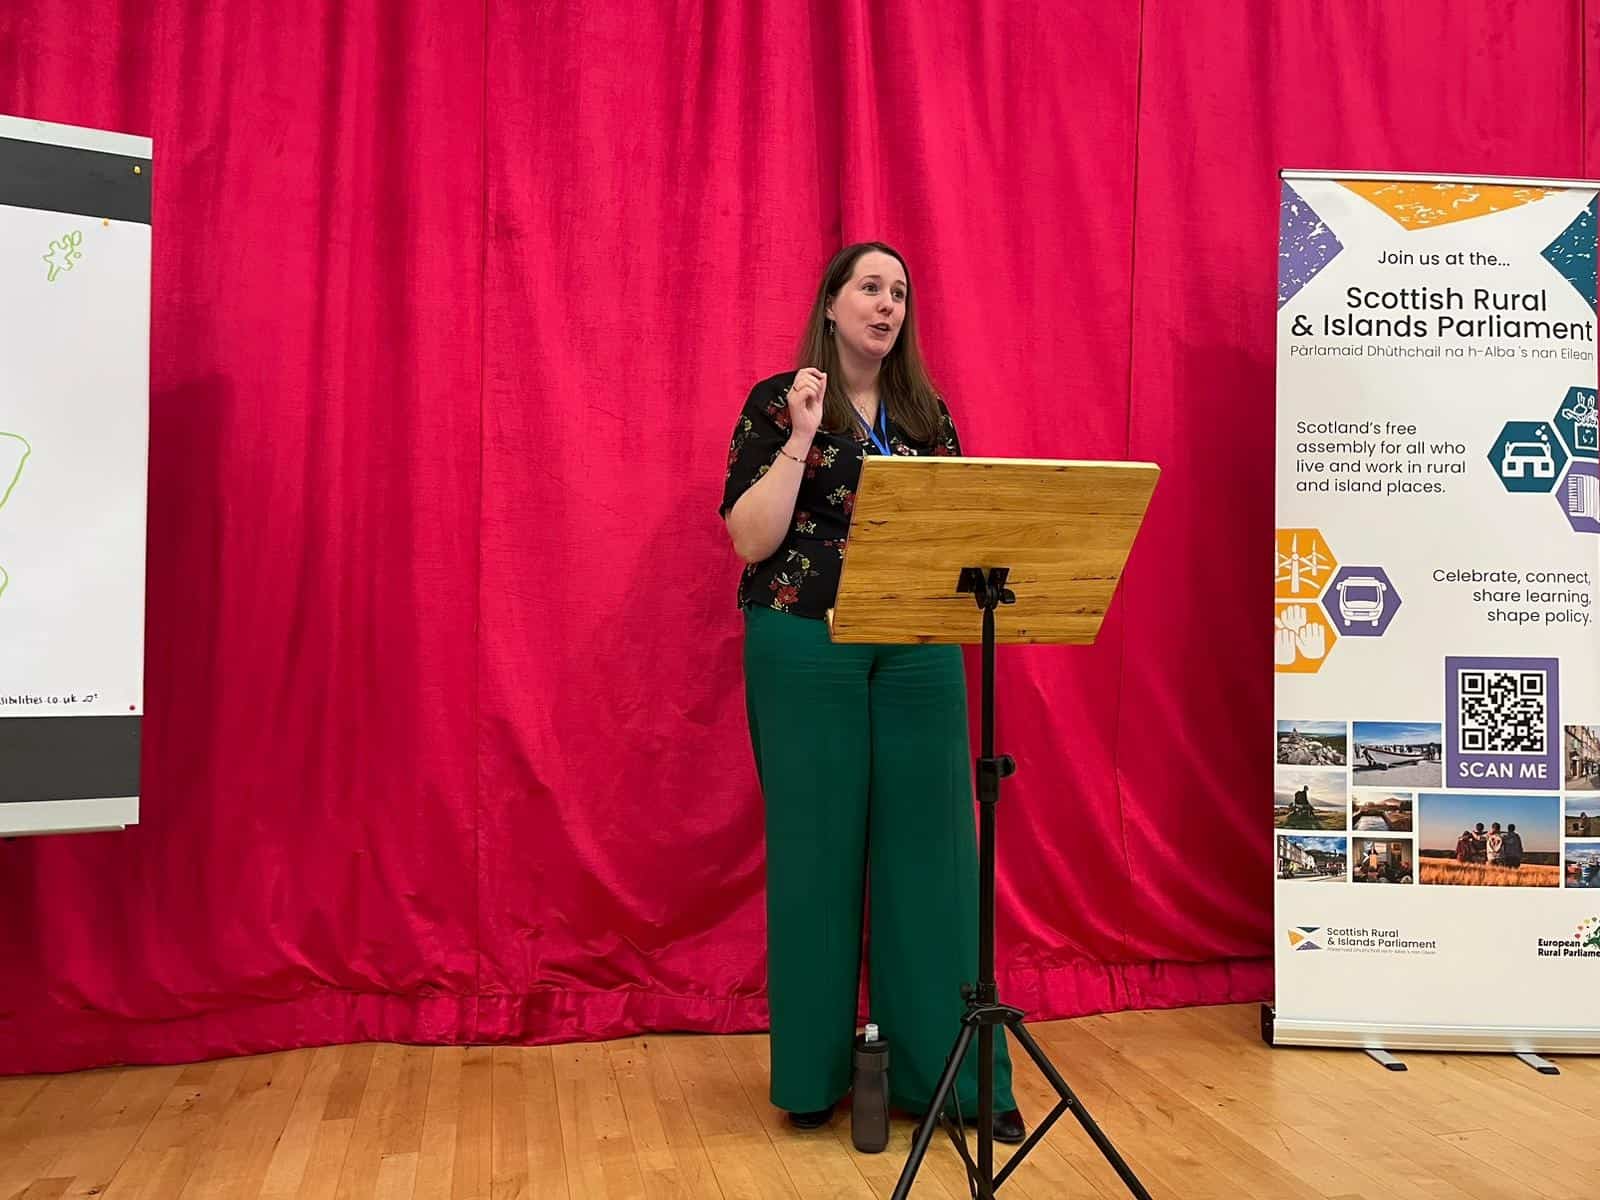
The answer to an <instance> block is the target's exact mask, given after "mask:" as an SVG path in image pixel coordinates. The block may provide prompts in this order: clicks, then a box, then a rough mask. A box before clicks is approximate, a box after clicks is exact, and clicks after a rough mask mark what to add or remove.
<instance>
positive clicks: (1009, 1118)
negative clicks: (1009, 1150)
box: [916, 1108, 1028, 1146]
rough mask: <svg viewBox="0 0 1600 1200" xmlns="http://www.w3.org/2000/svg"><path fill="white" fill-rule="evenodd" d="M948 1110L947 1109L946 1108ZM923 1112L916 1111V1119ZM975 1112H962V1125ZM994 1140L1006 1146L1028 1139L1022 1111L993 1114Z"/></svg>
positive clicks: (920, 1117) (1014, 1110)
mask: <svg viewBox="0 0 1600 1200" xmlns="http://www.w3.org/2000/svg"><path fill="white" fill-rule="evenodd" d="M947 1111H948V1110H947ZM923 1115H924V1114H923V1113H918V1114H917V1116H916V1119H917V1120H918V1121H920V1120H922V1117H923ZM976 1115H977V1114H976V1113H973V1114H970V1115H969V1114H967V1113H965V1112H963V1113H962V1118H963V1119H962V1125H963V1126H965V1125H966V1122H967V1121H969V1120H971V1119H972V1117H973V1116H976ZM993 1128H994V1140H995V1141H997V1142H1000V1143H1002V1144H1004V1145H1007V1146H1019V1145H1021V1144H1022V1143H1023V1142H1025V1141H1027V1140H1028V1127H1027V1126H1026V1125H1024V1124H1023V1123H1022V1113H1021V1111H1020V1110H1018V1109H1015V1108H1008V1109H1006V1110H1005V1112H997V1113H995V1115H994V1126H993Z"/></svg>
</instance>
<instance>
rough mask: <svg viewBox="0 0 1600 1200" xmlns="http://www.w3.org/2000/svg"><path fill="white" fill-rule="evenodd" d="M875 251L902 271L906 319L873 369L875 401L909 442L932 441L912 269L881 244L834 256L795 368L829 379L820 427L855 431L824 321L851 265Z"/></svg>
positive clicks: (934, 411) (933, 399) (933, 403)
mask: <svg viewBox="0 0 1600 1200" xmlns="http://www.w3.org/2000/svg"><path fill="white" fill-rule="evenodd" d="M874 250H876V251H878V252H879V253H881V254H887V255H888V256H889V257H890V258H892V259H894V260H895V261H896V262H898V263H899V264H900V267H901V269H902V270H904V271H905V273H906V315H905V320H903V321H902V322H901V323H900V336H899V337H897V338H896V339H895V343H894V347H893V349H891V350H890V351H889V353H888V354H886V355H885V356H884V359H883V362H882V364H881V365H880V366H879V368H878V403H879V404H881V405H885V406H887V409H888V413H889V420H891V421H893V422H894V423H895V424H896V425H898V426H899V427H900V428H901V429H902V430H903V431H904V432H905V433H906V434H907V435H908V436H909V437H911V438H912V440H914V441H918V442H931V441H932V440H933V439H934V437H935V435H936V434H937V433H938V432H939V393H938V392H937V391H935V390H934V386H933V381H932V380H930V379H929V378H928V368H927V367H926V366H925V365H924V364H923V361H922V347H921V346H919V345H918V344H917V290H916V288H915V287H914V286H913V285H912V283H911V268H910V267H908V266H906V260H905V259H904V258H902V257H901V256H900V252H899V251H898V250H895V249H893V248H892V247H890V246H885V245H884V244H883V243H882V242H857V243H856V244H855V245H853V246H846V247H845V248H844V249H843V250H841V251H839V253H837V254H835V255H834V256H833V261H832V262H830V263H829V264H828V269H827V270H826V271H824V272H823V273H822V282H821V284H819V285H818V287H817V298H816V302H815V303H814V304H812V306H811V316H810V318H809V320H807V322H806V332H805V336H804V338H803V339H802V340H801V343H800V362H799V364H798V365H799V366H801V367H815V368H816V369H817V370H819V371H822V372H824V373H825V374H826V375H827V376H828V388H827V391H826V393H825V394H824V395H823V398H822V427H823V428H824V429H826V430H827V431H828V432H829V433H843V432H845V431H846V430H849V429H854V428H855V426H856V417H855V410H854V408H852V407H851V404H850V398H849V396H847V395H846V394H845V389H844V368H843V367H842V366H841V365H840V362H839V347H838V345H837V344H836V343H835V342H834V339H833V336H832V335H831V334H830V333H828V332H827V329H826V327H825V322H826V321H827V309H828V305H829V303H830V302H831V301H832V300H833V298H834V297H835V296H837V295H838V294H839V292H840V290H841V289H842V288H843V287H844V285H845V284H847V283H849V282H850V277H851V276H852V275H854V274H855V270H856V262H857V261H858V260H859V259H860V258H861V256H862V255H864V254H870V253H871V252H872V251H874Z"/></svg>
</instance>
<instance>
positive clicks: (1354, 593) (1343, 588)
mask: <svg viewBox="0 0 1600 1200" xmlns="http://www.w3.org/2000/svg"><path fill="white" fill-rule="evenodd" d="M1388 590H1389V585H1388V584H1386V583H1385V582H1384V581H1383V580H1381V579H1379V578H1377V577H1376V576H1373V575H1351V576H1348V577H1346V578H1344V579H1341V580H1340V581H1339V584H1338V592H1339V615H1340V616H1341V617H1342V618H1344V622H1345V624H1347V625H1355V624H1357V623H1358V622H1363V621H1364V622H1366V623H1367V624H1368V625H1371V626H1372V627H1373V628H1377V625H1378V622H1379V621H1381V620H1383V598H1384V595H1385V593H1387V592H1388Z"/></svg>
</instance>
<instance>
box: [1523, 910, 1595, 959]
mask: <svg viewBox="0 0 1600 1200" xmlns="http://www.w3.org/2000/svg"><path fill="white" fill-rule="evenodd" d="M1538 955H1539V957H1540V958H1600V917H1587V918H1585V919H1584V920H1582V921H1579V922H1578V927H1577V929H1575V930H1573V931H1572V936H1571V937H1570V938H1540V939H1539V945H1538Z"/></svg>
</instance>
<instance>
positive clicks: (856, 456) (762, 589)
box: [718, 371, 961, 620]
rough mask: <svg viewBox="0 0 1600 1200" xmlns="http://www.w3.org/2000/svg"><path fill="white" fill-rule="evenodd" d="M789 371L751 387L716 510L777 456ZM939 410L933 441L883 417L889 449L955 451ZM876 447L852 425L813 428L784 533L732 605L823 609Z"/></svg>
mask: <svg viewBox="0 0 1600 1200" xmlns="http://www.w3.org/2000/svg"><path fill="white" fill-rule="evenodd" d="M794 376H795V373H794V372H793V371H786V372H784V373H783V374H782V375H774V376H773V377H772V378H771V379H763V380H762V381H761V382H760V383H758V384H756V385H755V387H753V388H751V389H750V396H749V399H747V400H746V401H745V403H744V411H743V412H741V413H740V414H739V421H738V423H737V424H736V425H735V426H734V430H733V441H732V443H731V444H730V445H729V447H728V477H727V482H726V483H725V485H724V486H723V490H722V507H721V508H720V509H719V510H718V511H719V512H720V513H721V514H722V515H723V516H724V517H726V516H727V515H728V513H729V512H730V511H731V510H732V509H733V506H734V505H735V504H736V503H737V502H738V500H739V497H740V496H743V495H744V493H745V491H746V489H748V488H749V487H750V485H751V484H753V483H755V482H756V480H758V479H760V478H761V477H762V476H763V475H765V474H766V473H767V471H768V470H769V469H770V468H771V466H772V464H773V463H774V462H776V461H777V458H778V449H779V447H781V446H783V445H784V444H785V443H786V442H788V440H789V433H790V423H789V403H788V397H789V385H790V384H791V383H793V382H794ZM939 411H940V414H941V417H940V422H939V434H938V436H937V437H936V439H935V440H934V441H933V442H931V443H926V442H918V441H913V440H912V439H911V438H910V437H908V436H906V434H905V433H904V432H902V431H901V430H900V429H899V428H898V427H897V426H896V425H895V424H894V423H893V422H890V423H889V448H890V449H891V450H892V451H894V453H896V454H910V455H924V454H938V455H959V454H960V453H961V443H960V441H959V439H958V438H957V436H956V427H955V422H954V421H952V420H951V419H950V410H949V409H947V408H946V407H945V406H944V401H942V400H941V401H940V402H939ZM876 453H877V451H876V450H875V449H873V447H872V443H871V442H870V441H868V440H867V435H866V431H865V430H863V429H861V428H860V427H859V426H858V427H857V428H855V429H853V430H851V431H850V432H849V433H829V432H827V431H826V430H823V429H819V430H817V435H816V437H815V438H814V439H812V442H811V453H810V455H808V456H807V459H806V470H805V478H804V479H802V480H801V481H800V491H799V494H798V495H797V496H796V497H795V509H794V521H793V523H792V524H791V525H790V527H789V533H788V535H787V536H786V537H785V538H784V539H783V542H782V543H781V544H780V545H779V546H778V549H777V550H776V551H775V552H774V553H773V555H772V557H770V558H767V559H765V560H763V561H761V562H758V563H751V564H749V565H748V566H746V567H745V569H744V574H743V575H742V576H741V577H740V579H739V607H741V608H744V607H747V606H749V605H761V606H763V607H766V608H775V609H777V610H778V611H779V612H786V613H793V614H794V615H795V616H797V617H813V618H816V619H817V620H821V619H822V618H823V617H824V616H825V615H826V613H827V611H828V609H830V608H832V607H833V601H834V597H835V596H836V595H837V594H838V591H839V567H840V564H841V563H842V562H843V559H844V540H845V537H846V535H847V534H848V533H849V532H850V516H851V513H853V512H854V511H855V504H856V485H857V483H858V482H859V481H860V479H861V463H862V460H863V459H864V458H865V457H866V456H867V455H868V454H876Z"/></svg>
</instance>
